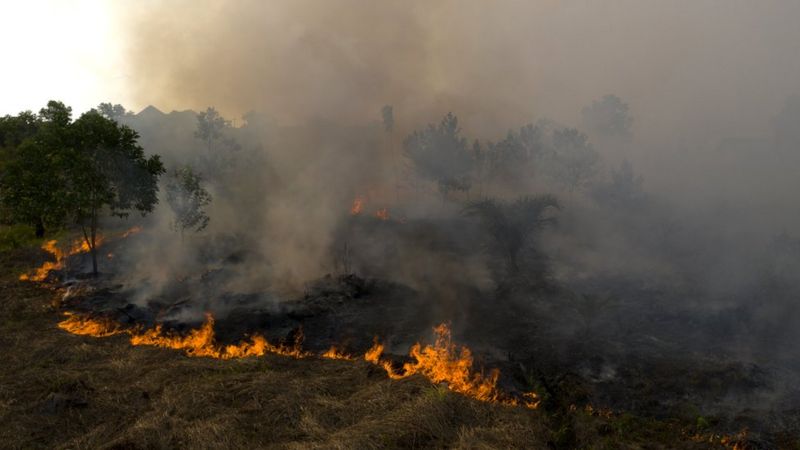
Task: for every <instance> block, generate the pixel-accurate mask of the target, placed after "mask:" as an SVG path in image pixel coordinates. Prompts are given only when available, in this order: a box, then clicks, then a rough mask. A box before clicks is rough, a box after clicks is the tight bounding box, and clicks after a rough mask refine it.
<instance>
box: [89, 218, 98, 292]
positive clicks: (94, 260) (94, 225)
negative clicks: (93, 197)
mask: <svg viewBox="0 0 800 450" xmlns="http://www.w3.org/2000/svg"><path fill="white" fill-rule="evenodd" d="M96 238H97V210H94V209H93V210H92V242H90V243H89V250H90V251H91V252H92V275H94V276H97V245H96V244H97V239H96Z"/></svg>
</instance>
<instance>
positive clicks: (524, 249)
mask: <svg viewBox="0 0 800 450" xmlns="http://www.w3.org/2000/svg"><path fill="white" fill-rule="evenodd" d="M558 209H559V203H558V200H556V198H555V197H553V196H551V195H540V196H535V197H527V196H526V197H520V198H518V199H517V200H515V201H513V202H506V201H502V200H496V199H484V200H480V201H475V202H471V203H469V205H467V207H466V208H465V209H464V214H466V215H467V216H473V217H477V218H479V219H480V220H481V223H482V224H483V227H484V229H485V230H486V231H487V233H488V234H489V236H491V238H492V241H493V242H494V245H493V248H494V252H495V253H496V254H497V255H499V256H500V257H501V258H502V259H503V260H504V261H505V265H506V268H507V273H508V274H509V275H510V276H511V278H516V277H518V276H519V275H522V269H523V267H524V268H527V269H528V270H530V271H531V272H532V273H530V274H531V275H533V277H534V278H535V279H536V280H538V281H541V280H543V277H544V275H545V272H546V267H545V264H544V258H543V256H542V254H541V252H539V250H538V249H537V248H535V245H534V243H533V242H532V241H533V239H534V238H535V237H536V235H537V234H538V233H539V232H541V231H542V230H543V229H544V228H545V227H546V226H548V225H550V224H553V223H554V222H555V217H553V216H552V215H551V214H550V213H551V211H552V210H558ZM522 255H526V258H523V257H522ZM523 259H524V260H525V261H523Z"/></svg>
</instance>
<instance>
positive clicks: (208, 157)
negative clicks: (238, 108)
mask: <svg viewBox="0 0 800 450" xmlns="http://www.w3.org/2000/svg"><path fill="white" fill-rule="evenodd" d="M230 128H231V122H230V121H229V120H227V119H225V118H224V117H222V116H221V115H220V114H219V112H218V111H217V110H216V109H215V108H214V107H209V108H207V109H206V110H205V111H203V112H201V113H198V114H197V130H196V131H195V133H194V137H195V138H196V139H198V140H200V141H202V142H203V143H204V144H205V151H206V152H205V154H204V155H199V156H200V157H199V158H198V161H197V162H198V165H199V166H200V167H201V169H202V170H203V171H204V173H207V174H211V175H214V176H221V174H222V172H223V171H224V169H226V168H229V167H231V166H232V165H233V162H234V158H233V152H236V151H238V150H239V149H240V146H239V144H238V143H237V142H236V140H235V139H233V138H232V137H229V136H228V131H229V129H230Z"/></svg>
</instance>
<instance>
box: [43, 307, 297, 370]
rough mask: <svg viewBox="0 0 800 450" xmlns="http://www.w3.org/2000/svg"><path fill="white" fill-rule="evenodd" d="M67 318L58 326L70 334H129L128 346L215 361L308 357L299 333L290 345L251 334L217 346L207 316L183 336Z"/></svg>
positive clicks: (159, 329)
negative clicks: (151, 348)
mask: <svg viewBox="0 0 800 450" xmlns="http://www.w3.org/2000/svg"><path fill="white" fill-rule="evenodd" d="M65 314H66V315H67V318H66V319H65V320H63V321H62V322H60V323H59V324H58V327H59V328H61V329H62V330H65V331H67V332H69V333H72V334H78V335H82V336H93V337H107V336H113V335H115V334H122V333H127V334H129V335H130V342H131V345H150V346H154V347H161V348H171V349H175V350H182V351H183V352H185V353H186V354H187V355H188V356H197V357H208V358H216V359H235V358H246V357H249V356H263V355H264V354H266V353H275V354H279V355H285V356H292V357H295V358H302V357H305V356H307V353H306V352H304V351H303V350H302V348H301V346H302V341H303V337H302V334H301V333H298V335H297V337H296V338H295V342H294V343H293V344H292V345H284V344H278V345H275V344H271V343H269V342H267V340H266V339H265V338H264V337H263V336H261V335H259V334H256V335H253V336H252V337H250V339H249V340H248V341H244V342H240V343H238V344H230V345H220V344H219V343H217V341H216V339H215V336H214V317H212V316H211V314H206V321H205V322H204V323H203V325H201V326H200V328H197V329H193V330H190V331H189V332H188V333H186V334H185V335H181V334H178V333H174V332H171V331H167V330H164V328H163V327H162V326H161V325H156V326H155V327H154V328H151V329H149V330H143V329H141V328H128V329H123V328H120V327H119V326H118V325H116V324H115V323H114V322H112V321H111V320H108V319H102V318H92V317H88V316H79V315H76V314H72V313H65Z"/></svg>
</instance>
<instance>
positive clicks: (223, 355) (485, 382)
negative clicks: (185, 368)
mask: <svg viewBox="0 0 800 450" xmlns="http://www.w3.org/2000/svg"><path fill="white" fill-rule="evenodd" d="M66 315H67V319H65V320H64V321H62V322H61V323H59V324H58V327H59V328H61V329H63V330H65V331H67V332H69V333H72V334H78V335H84V336H95V337H106V336H113V335H115V334H121V333H127V334H129V335H130V342H131V344H132V345H151V346H155V347H162V348H171V349H175V350H182V351H183V352H185V353H186V355H188V356H194V357H208V358H216V359H225V360H227V359H234V358H246V357H250V356H262V355H264V354H265V353H275V354H279V355H284V356H291V357H294V358H303V357H306V356H309V353H308V352H305V351H303V350H302V341H303V335H302V331H301V332H300V333H298V334H297V335H296V336H295V341H294V343H293V344H292V345H285V344H279V345H274V344H271V343H269V342H267V340H266V339H265V338H264V337H263V336H261V335H259V334H256V335H253V336H251V337H250V338H249V340H248V341H244V342H240V343H238V344H231V345H226V346H223V345H220V344H219V343H217V341H216V339H215V335H214V318H213V317H212V316H211V314H206V321H205V322H204V323H203V325H202V326H200V328H197V329H193V330H190V331H189V332H188V333H186V334H183V335H181V334H178V333H175V332H171V331H166V330H164V329H163V327H162V325H156V326H155V327H154V328H151V329H149V330H142V329H141V328H128V329H123V328H121V327H119V326H118V325H117V324H114V323H113V322H111V321H110V320H107V319H94V318H90V317H81V316H77V315H74V314H71V313H66ZM434 332H435V333H436V335H437V337H436V341H435V343H434V344H433V345H426V346H424V347H423V346H422V345H421V344H419V343H417V344H414V346H413V347H412V348H411V351H410V353H409V355H410V356H411V357H412V358H413V359H414V362H408V363H405V364H404V365H403V369H402V371H397V370H395V368H394V367H393V366H392V362H391V361H390V360H387V359H382V358H381V357H382V355H383V350H384V346H383V344H381V343H380V342H378V340H377V339H376V340H375V343H374V345H373V346H372V347H371V348H370V349H369V350H367V352H366V353H365V354H364V359H365V360H366V361H368V362H370V363H372V364H375V365H377V366H379V367H382V368H383V369H384V370H385V371H386V373H387V375H388V376H389V378H391V379H395V380H398V379H403V378H407V377H410V376H412V375H414V374H420V375H422V376H424V377H426V378H428V379H429V380H430V381H432V382H434V383H446V384H447V387H448V388H449V389H450V390H452V391H455V392H458V393H461V394H464V395H466V396H469V397H473V398H475V399H478V400H481V401H486V402H495V403H500V404H504V405H522V406H525V407H527V408H536V407H538V406H539V397H538V396H537V395H536V393H535V392H527V393H524V394H522V398H521V399H517V398H512V397H510V396H508V395H507V394H504V393H503V392H502V391H501V390H500V389H499V388H498V387H497V382H498V379H499V377H500V372H499V371H498V370H496V369H495V370H492V371H491V372H490V373H489V375H488V376H486V375H484V374H483V373H479V372H475V371H474V370H473V357H472V352H471V351H470V350H469V349H468V348H467V347H461V349H460V351H457V350H456V345H455V344H453V343H452V340H451V333H450V329H449V328H448V327H447V325H445V324H441V325H439V326H437V327H435V328H434ZM320 356H321V357H322V358H328V359H344V360H352V359H353V357H352V356H351V355H348V354H346V353H343V352H341V351H340V350H338V349H337V348H336V347H335V346H333V347H331V348H330V349H328V350H327V351H326V352H324V353H322V354H321V355H320Z"/></svg>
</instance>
